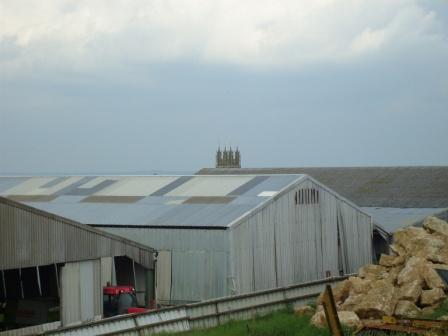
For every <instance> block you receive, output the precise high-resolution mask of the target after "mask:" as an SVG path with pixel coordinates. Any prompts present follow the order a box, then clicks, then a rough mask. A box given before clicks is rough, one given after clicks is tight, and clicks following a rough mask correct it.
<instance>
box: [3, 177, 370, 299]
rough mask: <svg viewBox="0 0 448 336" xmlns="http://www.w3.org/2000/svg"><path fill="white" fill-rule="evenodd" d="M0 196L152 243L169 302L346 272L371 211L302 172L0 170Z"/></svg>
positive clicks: (366, 247)
mask: <svg viewBox="0 0 448 336" xmlns="http://www.w3.org/2000/svg"><path fill="white" fill-rule="evenodd" d="M0 194H1V195H3V196H5V197H7V198H9V199H13V200H16V201H18V202H23V203H26V204H28V205H32V206H33V207H35V208H38V209H42V210H45V211H47V212H49V213H54V214H57V215H59V216H63V217H66V218H69V219H71V220H74V221H77V222H79V223H83V224H87V225H90V226H93V227H96V228H99V229H101V230H104V231H107V232H109V233H113V234H114V235H118V236H122V237H125V238H127V239H130V240H133V241H136V242H139V243H141V244H143V245H146V246H151V247H153V248H154V249H156V250H158V251H159V253H158V257H157V271H156V273H157V275H156V282H157V299H158V301H159V302H162V303H170V304H178V303H185V302H192V301H199V300H204V299H209V298H215V297H221V296H226V295H231V294H236V293H247V292H251V291H256V290H262V289H268V288H274V287H277V286H285V285H289V284H293V283H300V282H304V281H310V280H317V279H322V278H326V277H330V276H335V275H339V274H348V273H353V272H356V271H357V269H358V267H360V266H361V265H364V264H365V263H368V262H370V261H371V260H372V232H373V229H372V222H371V217H370V216H369V215H368V214H367V213H366V212H364V211H363V210H361V209H360V208H358V207H357V206H356V205H354V204H353V203H351V202H350V201H348V200H347V199H345V198H344V197H342V196H340V195H338V194H337V193H336V192H334V191H333V190H331V189H330V188H328V187H326V186H325V185H323V184H321V183H320V182H318V181H317V180H315V179H313V178H312V177H310V176H308V175H305V174H290V175H241V176H230V175H220V176H198V175H193V176H63V177H2V178H0Z"/></svg>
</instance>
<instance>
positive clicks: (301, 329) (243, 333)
mask: <svg viewBox="0 0 448 336" xmlns="http://www.w3.org/2000/svg"><path fill="white" fill-rule="evenodd" d="M166 335H173V336H174V335H176V336H228V335H232V336H305V335H313V336H314V335H315V336H329V335H330V333H329V332H328V330H327V329H319V328H316V327H314V326H312V325H310V316H296V315H294V314H293V313H292V311H291V310H282V311H278V312H275V313H272V314H269V315H266V316H263V317H256V318H254V319H251V320H245V321H231V322H228V323H225V324H223V325H220V326H218V327H215V328H210V329H203V330H192V331H187V332H183V333H176V334H164V336H166Z"/></svg>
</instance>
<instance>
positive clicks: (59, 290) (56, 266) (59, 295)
mask: <svg viewBox="0 0 448 336" xmlns="http://www.w3.org/2000/svg"><path fill="white" fill-rule="evenodd" d="M53 265H54V270H55V274H56V286H57V287H58V297H59V298H61V289H60V288H59V274H58V265H56V264H53Z"/></svg>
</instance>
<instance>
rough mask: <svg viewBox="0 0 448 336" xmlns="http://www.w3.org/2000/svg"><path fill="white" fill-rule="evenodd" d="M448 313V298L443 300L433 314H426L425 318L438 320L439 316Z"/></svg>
mask: <svg viewBox="0 0 448 336" xmlns="http://www.w3.org/2000/svg"><path fill="white" fill-rule="evenodd" d="M446 314H448V299H447V300H445V301H443V302H442V304H441V305H440V306H439V307H437V308H436V309H434V312H433V313H432V314H430V315H426V316H424V318H427V319H433V320H438V319H439V318H441V317H442V316H443V315H446Z"/></svg>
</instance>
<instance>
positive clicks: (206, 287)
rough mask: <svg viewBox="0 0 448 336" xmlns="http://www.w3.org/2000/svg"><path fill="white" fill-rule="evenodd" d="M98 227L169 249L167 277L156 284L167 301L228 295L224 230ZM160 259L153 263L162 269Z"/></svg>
mask: <svg viewBox="0 0 448 336" xmlns="http://www.w3.org/2000/svg"><path fill="white" fill-rule="evenodd" d="M101 230H105V231H107V232H110V233H113V234H116V235H119V236H122V237H125V238H128V239H131V240H134V241H137V242H139V243H141V244H144V245H148V246H151V247H153V248H155V249H157V250H165V251H171V258H170V262H171V270H172V273H171V277H170V279H165V280H162V279H160V278H159V279H158V282H159V283H158V286H163V287H164V289H163V290H162V292H163V293H165V294H167V293H169V294H171V297H170V298H169V300H168V301H171V302H172V303H184V302H192V301H201V300H206V299H210V298H216V297H221V296H225V295H228V293H229V283H228V280H227V273H228V272H227V265H228V256H229V252H228V251H229V250H228V249H229V247H228V237H227V231H226V230H202V229H152V228H114V227H107V228H105V227H102V228H101ZM164 260H168V259H167V258H160V260H158V261H157V262H158V267H160V268H161V269H163V270H165V271H166V265H162V264H161V263H163V261H164ZM162 281H164V283H161V282H162ZM167 281H169V282H170V283H168V282H167ZM169 289H170V290H169ZM161 299H162V301H165V300H166V299H168V298H166V297H165V298H161ZM164 299H165V300H164Z"/></svg>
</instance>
